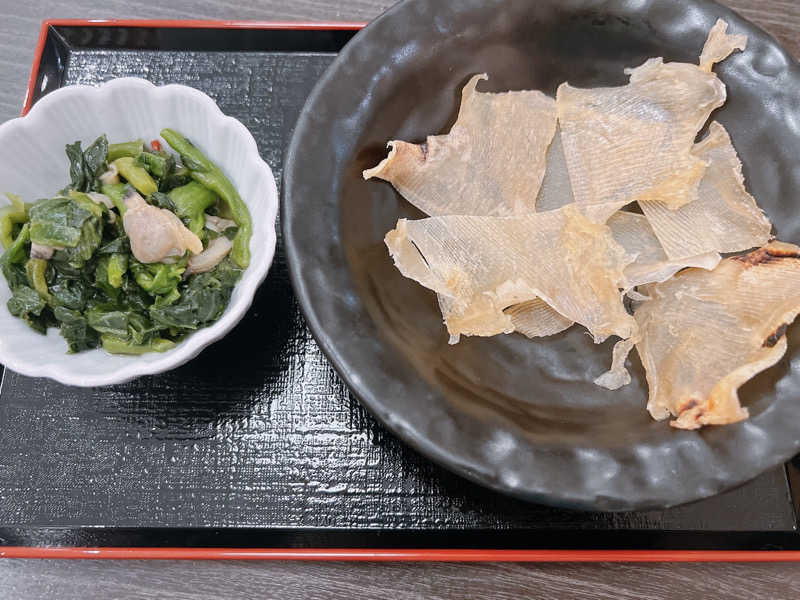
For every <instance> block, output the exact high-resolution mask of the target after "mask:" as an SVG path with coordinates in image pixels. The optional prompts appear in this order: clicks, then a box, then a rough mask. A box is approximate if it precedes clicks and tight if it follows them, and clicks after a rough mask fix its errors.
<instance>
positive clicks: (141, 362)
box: [0, 77, 279, 387]
mask: <svg viewBox="0 0 800 600" xmlns="http://www.w3.org/2000/svg"><path fill="white" fill-rule="evenodd" d="M118 89H128V90H131V91H135V92H143V93H144V94H145V95H152V96H153V97H154V98H155V99H157V100H159V101H164V100H166V99H167V98H170V97H176V96H177V97H183V98H186V99H189V100H190V101H191V102H193V103H194V104H195V105H196V108H197V110H198V111H201V112H203V113H204V114H205V115H207V117H208V118H209V122H210V125H209V126H210V127H212V128H215V129H219V130H220V131H222V130H225V129H228V130H231V131H233V133H234V137H235V139H236V140H237V143H241V144H242V145H243V146H244V147H245V150H246V152H245V156H246V163H245V165H244V166H245V168H246V169H247V172H248V173H253V174H254V175H253V176H254V177H258V179H260V180H261V181H260V183H259V186H258V187H259V189H262V187H263V196H262V198H261V199H262V200H263V208H264V213H263V215H262V214H259V218H258V220H256V218H255V217H256V215H255V214H254V210H253V206H251V205H250V204H248V210H249V211H250V213H251V216H252V217H253V235H252V237H251V240H250V247H251V250H252V249H253V244H254V243H257V244H259V245H263V246H264V250H265V252H264V256H263V258H261V259H260V260H258V261H255V260H252V261H251V263H250V265H249V266H248V267H247V269H245V270H244V272H243V273H242V277H241V279H240V280H239V282H238V283H237V284H236V289H235V291H234V296H233V297H232V298H231V301H230V303H229V304H228V306H227V308H226V309H225V312H224V313H223V314H222V316H221V317H220V318H219V320H218V321H216V322H215V323H213V324H212V325H210V326H208V327H205V328H203V329H198V330H197V331H195V332H193V333H191V334H190V335H188V336H187V337H186V339H184V340H183V341H181V342H180V343H179V344H178V345H177V346H176V347H175V348H173V349H171V350H168V351H166V352H164V353H160V354H159V353H148V354H146V355H143V356H144V357H146V358H144V359H143V356H131V357H129V358H130V360H129V361H128V364H126V365H124V366H122V367H120V368H116V369H114V370H113V371H112V372H107V373H85V372H84V373H81V372H76V371H75V367H74V365H72V364H71V361H70V360H69V358H70V356H77V355H70V354H66V353H65V354H64V355H63V360H59V361H57V362H53V361H50V362H44V363H36V364H33V363H32V362H31V361H28V360H25V359H22V358H20V357H19V356H18V355H17V354H15V352H14V350H13V348H12V347H11V346H9V345H7V344H2V343H0V363H2V364H3V365H5V367H6V368H7V369H11V370H12V371H15V372H17V373H20V374H22V375H27V376H31V377H47V378H50V379H53V380H55V381H58V382H60V383H63V384H66V385H74V386H80V387H97V386H105V385H113V384H119V383H124V382H126V381H130V380H132V379H135V378H136V377H141V376H143V375H155V374H157V373H163V372H165V371H169V370H171V369H174V368H176V367H178V366H180V365H182V364H184V363H186V362H188V361H190V360H191V359H193V358H194V357H196V356H197V355H198V354H199V353H200V352H201V351H202V350H203V349H205V348H206V347H207V346H209V345H210V344H213V343H214V342H216V341H218V340H220V339H222V338H223V337H224V336H225V335H227V334H228V332H230V330H231V329H233V328H234V327H235V326H236V324H237V323H238V322H239V321H240V320H241V319H242V317H244V315H245V313H246V312H247V311H248V309H249V308H250V306H251V305H252V303H253V298H254V296H255V292H256V290H257V289H258V287H259V286H260V285H261V283H262V282H263V281H264V279H265V278H266V276H267V273H268V271H269V268H270V266H271V265H272V262H273V259H274V257H275V248H276V243H277V233H276V223H277V218H278V206H279V200H278V189H277V184H276V182H275V177H274V175H273V173H272V169H271V168H270V167H269V165H268V164H267V163H266V162H265V161H264V160H263V159H262V158H261V155H260V153H259V151H258V146H257V144H256V141H255V139H254V138H253V135H252V134H251V133H250V131H249V130H248V129H247V128H246V127H245V126H244V125H243V124H242V123H241V122H239V121H238V120H237V119H235V118H234V117H231V116H228V115H226V114H224V113H223V112H222V110H221V109H220V108H219V106H217V103H216V102H215V101H214V100H213V99H212V98H210V97H209V96H208V95H206V94H204V93H203V92H201V91H200V90H197V89H194V88H191V87H189V86H185V85H180V84H168V85H162V86H156V85H155V84H153V83H151V82H149V81H147V80H144V79H139V78H136V77H124V78H119V79H113V80H110V81H108V82H105V83H103V84H100V85H98V86H90V85H74V86H67V87H63V88H59V89H57V90H55V91H53V92H51V93H49V94H47V95H46V96H44V97H43V98H42V99H41V100H39V101H38V102H37V103H36V104H35V105H34V106H33V108H32V109H31V110H30V111H29V112H28V114H27V115H25V116H23V117H18V118H15V119H11V120H10V121H7V122H5V123H3V124H0V145H2V140H3V137H4V136H6V135H8V134H9V133H10V132H12V131H16V130H18V129H22V130H33V129H36V128H38V127H41V126H42V124H43V123H44V122H46V120H47V116H48V113H49V112H50V111H52V110H54V108H55V107H56V106H57V105H58V103H59V102H61V101H62V100H64V99H65V98H69V97H75V96H86V97H87V98H89V97H90V98H92V100H93V101H100V102H102V101H103V98H104V97H105V96H109V95H110V94H111V93H112V92H113V91H115V90H118ZM201 150H202V148H201ZM0 183H1V182H0ZM245 202H246V199H245ZM253 254H254V256H257V255H258V252H254V253H253ZM2 285H5V281H3V282H2ZM0 310H7V308H6V307H5V306H2V307H0ZM30 334H31V335H32V336H38V335H40V334H37V333H36V332H34V331H33V330H31V331H30ZM92 352H101V353H103V354H105V355H106V356H109V357H110V356H111V355H110V354H107V353H105V351H104V350H102V349H97V350H93V351H92Z"/></svg>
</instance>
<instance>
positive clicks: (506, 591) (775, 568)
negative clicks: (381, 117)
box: [0, 0, 800, 600]
mask: <svg viewBox="0 0 800 600" xmlns="http://www.w3.org/2000/svg"><path fill="white" fill-rule="evenodd" d="M724 3H725V4H727V5H729V6H731V7H732V8H734V9H735V10H738V11H739V12H740V13H741V14H742V15H744V16H745V17H747V18H748V19H750V20H752V21H754V22H756V23H758V24H759V25H761V26H762V27H764V28H765V29H767V30H768V31H769V32H770V33H772V34H773V35H774V36H775V37H776V38H777V39H778V40H779V41H780V42H781V43H782V44H783V45H784V46H786V47H787V48H788V49H789V50H790V51H791V52H792V53H793V54H794V55H795V56H800V3H798V2H797V0H726V1H725V2H724ZM390 4H391V2H390V1H388V0H293V1H292V2H286V1H285V0H172V1H171V2H160V1H158V0H105V2H103V3H102V4H101V5H100V6H102V9H101V10H100V11H99V10H98V8H97V7H98V3H97V2H96V1H94V0H28V1H27V2H16V1H14V0H0V82H2V85H0V121H5V120H7V119H10V118H12V117H15V116H17V115H18V114H19V110H20V106H21V105H22V101H23V97H24V93H25V84H26V82H27V78H28V73H29V69H30V62H31V59H32V56H33V50H34V47H35V43H36V37H37V34H38V30H39V24H40V22H41V20H42V19H44V18H49V17H84V18H85V17H94V18H100V17H110V16H113V17H118V18H122V17H130V18H207V19H215V18H217V19H219V18H224V19H286V20H291V19H297V20H300V19H307V20H309V19H310V20H324V19H341V20H368V19H371V18H373V17H375V16H376V15H378V14H379V13H380V12H381V11H383V10H384V9H385V8H387V7H388V6H389V5H390ZM0 590H2V591H1V592H0V596H2V598H4V599H5V598H8V599H9V600H11V599H15V598H29V599H39V598H42V599H43V598H59V599H61V600H69V599H72V598H76V599H77V598H80V599H86V600H95V599H101V598H102V599H112V598H126V599H142V600H155V599H163V600H171V599H176V600H177V599H181V600H184V599H190V598H205V599H208V598H226V599H228V600H236V599H238V598H253V597H259V598H282V599H285V600H295V599H301V598H303V599H305V598H339V597H356V598H391V599H392V600H406V599H409V600H410V599H416V598H426V599H428V600H438V599H449V598H493V599H497V600H504V599H514V600H516V599H517V598H526V597H536V598H539V599H542V600H544V599H549V598H559V599H562V600H571V599H588V598H600V599H604V598H609V599H611V598H613V599H642V600H649V599H661V598H665V599H669V598H681V599H683V600H688V599H690V598H746V599H754V600H755V599H760V598H775V599H782V598H787V599H788V598H797V597H798V596H800V565H797V564H751V565H735V564H711V565H706V564H679V565H617V564H594V565H564V564H545V565H519V564H479V565H455V564H363V563H362V564H345V563H327V564H314V563H240V562H236V563H204V562H92V561H80V562H70V561H62V562H59V561H24V560H7V561H3V562H0Z"/></svg>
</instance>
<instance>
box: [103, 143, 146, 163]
mask: <svg viewBox="0 0 800 600" xmlns="http://www.w3.org/2000/svg"><path fill="white" fill-rule="evenodd" d="M143 151H144V142H143V141H142V140H136V141H135V142H123V143H121V144H109V145H108V158H106V161H108V163H109V164H110V163H113V162H114V161H115V160H117V159H118V158H123V157H126V156H127V157H130V158H136V157H137V156H139V155H140V154H141V153H142V152H143Z"/></svg>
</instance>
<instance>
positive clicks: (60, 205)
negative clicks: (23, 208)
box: [28, 197, 94, 248]
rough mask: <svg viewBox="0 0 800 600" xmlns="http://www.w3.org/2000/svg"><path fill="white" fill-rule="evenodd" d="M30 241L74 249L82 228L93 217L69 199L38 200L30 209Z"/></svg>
mask: <svg viewBox="0 0 800 600" xmlns="http://www.w3.org/2000/svg"><path fill="white" fill-rule="evenodd" d="M28 212H29V215H30V225H31V241H32V242H34V243H36V244H41V245H43V246H56V247H63V248H74V247H75V246H77V245H78V243H79V242H80V240H81V234H82V230H83V226H84V224H85V223H87V222H88V221H89V220H90V219H91V218H93V216H94V215H92V213H91V212H89V211H88V210H86V209H85V208H84V207H82V206H80V205H79V204H78V203H77V202H75V201H74V200H72V199H71V198H63V197H57V198H50V199H48V200H40V201H39V202H37V203H36V204H34V205H33V207H31V209H30V211H28Z"/></svg>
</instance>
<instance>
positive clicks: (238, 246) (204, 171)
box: [161, 129, 253, 268]
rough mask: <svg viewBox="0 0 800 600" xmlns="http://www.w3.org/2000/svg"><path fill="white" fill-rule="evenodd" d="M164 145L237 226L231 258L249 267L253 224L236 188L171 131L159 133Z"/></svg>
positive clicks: (219, 171)
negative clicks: (218, 201)
mask: <svg viewBox="0 0 800 600" xmlns="http://www.w3.org/2000/svg"><path fill="white" fill-rule="evenodd" d="M161 137H163V138H164V139H165V140H166V141H167V143H168V144H169V145H170V146H171V147H172V148H173V149H174V150H175V151H176V152H177V153H178V154H180V155H181V160H182V161H183V164H184V166H186V167H187V168H188V169H189V171H190V172H191V174H192V179H194V180H195V181H197V182H198V183H202V184H203V185H204V186H206V187H207V188H208V189H210V190H212V191H214V192H215V193H216V194H217V195H218V196H219V197H220V198H221V199H222V201H223V202H224V203H225V204H226V205H227V207H228V209H229V210H230V214H231V218H232V219H233V221H234V222H235V223H236V225H237V226H238V227H239V231H238V232H237V233H236V237H235V238H234V240H233V250H232V251H231V258H232V259H233V260H234V262H235V263H236V264H237V265H239V266H240V267H242V268H246V267H247V266H248V265H249V264H250V237H251V235H252V231H253V225H252V222H251V220H250V212H249V211H248V210H247V205H245V203H244V201H243V200H242V198H241V196H239V193H238V192H237V191H236V188H235V187H233V184H232V183H231V182H230V181H229V180H228V178H227V177H225V175H224V173H223V172H222V170H221V169H220V168H219V167H217V166H216V165H215V164H214V163H212V162H211V161H210V160H208V159H207V158H206V157H205V156H204V155H203V153H202V152H200V150H198V149H197V148H196V147H194V146H193V145H192V144H191V142H189V140H187V139H186V138H185V137H183V136H182V135H181V134H180V133H178V132H177V131H175V130H173V129H164V130H163V131H162V132H161Z"/></svg>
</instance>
